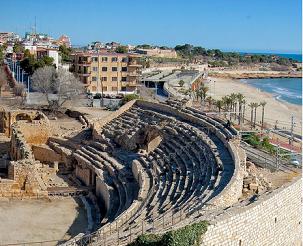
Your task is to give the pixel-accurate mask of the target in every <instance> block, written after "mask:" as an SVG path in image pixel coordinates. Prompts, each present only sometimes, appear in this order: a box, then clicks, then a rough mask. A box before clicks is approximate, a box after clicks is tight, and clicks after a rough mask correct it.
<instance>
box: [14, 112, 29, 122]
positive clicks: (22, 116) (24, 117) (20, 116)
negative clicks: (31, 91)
mask: <svg viewBox="0 0 303 246" xmlns="http://www.w3.org/2000/svg"><path fill="white" fill-rule="evenodd" d="M15 118H16V121H19V120H27V121H28V122H31V121H32V119H31V117H30V116H29V115H28V114H26V113H19V114H17V115H16V117H15Z"/></svg>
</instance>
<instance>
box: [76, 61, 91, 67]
mask: <svg viewBox="0 0 303 246" xmlns="http://www.w3.org/2000/svg"><path fill="white" fill-rule="evenodd" d="M91 63H92V62H91V61H78V64H79V65H82V66H89V65H90V64H91Z"/></svg>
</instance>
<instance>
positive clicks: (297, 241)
mask: <svg viewBox="0 0 303 246" xmlns="http://www.w3.org/2000/svg"><path fill="white" fill-rule="evenodd" d="M301 195H302V180H301V177H300V178H299V179H295V180H294V181H293V182H291V183H290V184H288V185H287V186H284V187H281V188H279V189H277V190H275V191H273V192H272V193H270V194H264V195H263V196H261V197H259V198H258V200H257V201H255V202H254V203H252V204H250V205H247V206H245V207H239V208H232V209H230V210H229V211H226V213H224V214H223V215H221V216H219V217H217V219H216V220H215V221H213V224H211V225H209V226H208V230H207V232H206V233H205V234H204V236H203V238H202V242H201V245H203V246H211V245H235V246H238V245H281V246H284V245H301V238H302V230H301V223H302V222H301V219H302V201H301Z"/></svg>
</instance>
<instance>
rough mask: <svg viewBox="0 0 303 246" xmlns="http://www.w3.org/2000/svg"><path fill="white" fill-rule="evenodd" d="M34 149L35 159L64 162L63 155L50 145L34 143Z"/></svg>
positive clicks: (46, 161)
mask: <svg viewBox="0 0 303 246" xmlns="http://www.w3.org/2000/svg"><path fill="white" fill-rule="evenodd" d="M32 151H33V155H34V157H35V159H36V160H38V161H41V162H43V163H54V162H63V158H62V156H61V155H59V154H58V153H56V152H55V151H54V150H53V149H51V148H50V147H49V146H48V145H32Z"/></svg>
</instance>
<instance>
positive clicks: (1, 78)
mask: <svg viewBox="0 0 303 246" xmlns="http://www.w3.org/2000/svg"><path fill="white" fill-rule="evenodd" d="M6 83H7V76H6V73H5V71H4V68H3V66H2V67H0V97H1V92H2V87H3V86H4V85H6Z"/></svg>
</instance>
